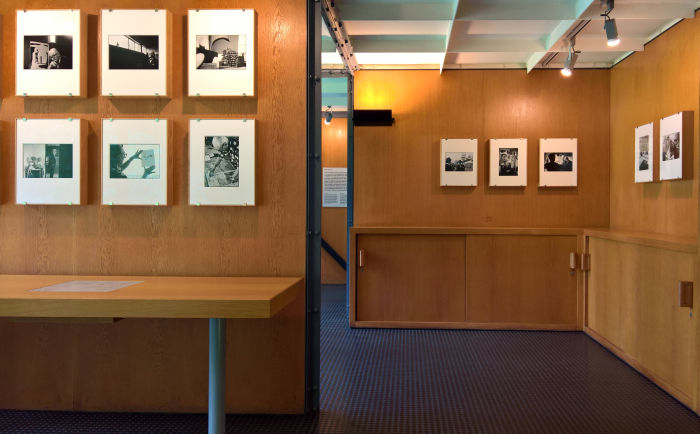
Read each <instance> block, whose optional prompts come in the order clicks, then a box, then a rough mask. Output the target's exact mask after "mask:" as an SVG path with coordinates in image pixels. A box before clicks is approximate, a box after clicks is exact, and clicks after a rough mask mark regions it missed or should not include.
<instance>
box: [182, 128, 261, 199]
mask: <svg viewBox="0 0 700 434" xmlns="http://www.w3.org/2000/svg"><path fill="white" fill-rule="evenodd" d="M189 192H190V194H189V201H190V205H243V206H248V205H255V120H253V119H192V120H190V188H189Z"/></svg>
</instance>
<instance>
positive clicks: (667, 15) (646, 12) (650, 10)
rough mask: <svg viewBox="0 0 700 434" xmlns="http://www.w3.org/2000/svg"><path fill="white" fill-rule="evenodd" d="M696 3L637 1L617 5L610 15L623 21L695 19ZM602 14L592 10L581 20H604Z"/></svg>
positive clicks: (595, 9) (594, 9)
mask: <svg viewBox="0 0 700 434" xmlns="http://www.w3.org/2000/svg"><path fill="white" fill-rule="evenodd" d="M696 7H697V2H695V1H669V2H663V3H661V2H657V3H650V2H648V1H646V2H644V1H637V2H633V3H622V2H620V3H617V2H616V3H615V8H614V9H613V10H612V12H611V13H610V17H611V18H615V19H623V20H627V19H629V20H668V19H674V18H693V17H695V8H696ZM601 13H602V12H601V11H600V10H599V9H598V8H590V9H589V10H588V11H586V13H585V14H583V15H582V16H581V19H585V20H602V19H603V18H602V17H601V16H600V14H601Z"/></svg>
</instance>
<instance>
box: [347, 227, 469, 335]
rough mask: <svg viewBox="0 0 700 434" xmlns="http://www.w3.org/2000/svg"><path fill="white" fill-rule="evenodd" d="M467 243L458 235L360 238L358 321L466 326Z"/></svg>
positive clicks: (367, 235)
mask: <svg viewBox="0 0 700 434" xmlns="http://www.w3.org/2000/svg"><path fill="white" fill-rule="evenodd" d="M464 246H465V240H464V236H460V235H369V234H365V235H360V236H358V237H357V247H358V258H359V255H360V254H361V255H362V256H363V258H362V259H363V261H362V262H363V263H362V264H361V266H360V264H359V261H358V267H357V305H356V306H357V307H356V319H357V320H358V321H380V322H382V321H389V322H395V321H404V322H440V321H448V322H459V321H464V320H465V293H464V284H465V248H464Z"/></svg>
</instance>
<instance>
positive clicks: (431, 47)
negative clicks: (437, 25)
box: [352, 35, 445, 53]
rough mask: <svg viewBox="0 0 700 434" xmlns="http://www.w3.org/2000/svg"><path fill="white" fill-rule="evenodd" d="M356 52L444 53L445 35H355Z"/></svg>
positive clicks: (353, 40)
mask: <svg viewBox="0 0 700 434" xmlns="http://www.w3.org/2000/svg"><path fill="white" fill-rule="evenodd" d="M352 46H353V48H354V49H355V52H356V53H442V52H444V51H445V37H444V36H442V35H410V36H408V35H397V36H393V35H383V36H353V37H352Z"/></svg>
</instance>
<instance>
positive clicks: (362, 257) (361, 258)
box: [358, 249, 365, 268]
mask: <svg viewBox="0 0 700 434" xmlns="http://www.w3.org/2000/svg"><path fill="white" fill-rule="evenodd" d="M358 265H359V266H360V268H363V267H364V266H365V250H364V249H360V255H359V259H358Z"/></svg>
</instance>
